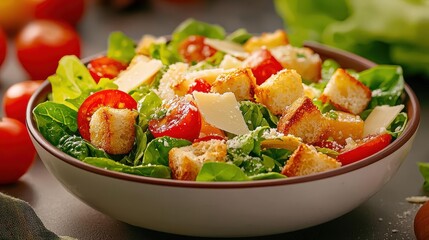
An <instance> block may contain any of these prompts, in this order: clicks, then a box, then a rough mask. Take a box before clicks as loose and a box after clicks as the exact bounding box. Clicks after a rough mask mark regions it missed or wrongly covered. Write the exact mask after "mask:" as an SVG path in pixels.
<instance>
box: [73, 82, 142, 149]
mask: <svg viewBox="0 0 429 240" xmlns="http://www.w3.org/2000/svg"><path fill="white" fill-rule="evenodd" d="M104 106H106V107H111V108H118V109H124V108H126V109H133V110H134V109H137V102H136V100H134V98H132V97H131V96H130V95H129V94H127V93H125V92H123V91H120V90H112V89H108V90H102V91H99V92H96V93H94V94H92V95H91V96H89V97H88V98H87V99H85V101H84V102H83V103H82V105H81V106H80V108H79V110H78V112H77V125H78V127H79V133H80V135H81V136H82V137H83V138H84V139H86V140H88V141H90V133H89V122H90V121H91V116H92V115H93V114H94V112H95V111H97V109H99V108H100V107H104Z"/></svg>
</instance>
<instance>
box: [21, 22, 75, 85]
mask: <svg viewBox="0 0 429 240" xmlns="http://www.w3.org/2000/svg"><path fill="white" fill-rule="evenodd" d="M15 45H16V50H17V55H18V60H19V62H20V63H21V65H22V66H23V67H24V69H25V70H26V71H27V72H28V74H29V75H30V77H31V78H32V79H46V78H47V77H48V76H50V75H52V74H54V73H55V70H56V68H57V66H58V61H59V60H60V59H61V57H63V56H64V55H76V56H77V57H80V51H81V43H80V37H79V35H78V34H77V33H76V31H75V30H74V29H73V28H72V27H71V26H70V25H68V24H66V23H62V22H56V21H51V20H34V21H32V22H30V23H29V24H28V25H26V26H25V27H24V28H23V29H22V30H21V31H20V32H19V33H18V36H17V37H16V39H15Z"/></svg>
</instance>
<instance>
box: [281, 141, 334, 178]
mask: <svg viewBox="0 0 429 240" xmlns="http://www.w3.org/2000/svg"><path fill="white" fill-rule="evenodd" d="M339 167H341V163H340V162H338V161H337V160H335V159H334V158H331V157H329V156H328V155H326V154H323V153H320V152H317V150H316V148H314V147H313V146H311V145H307V144H301V145H300V146H299V147H298V148H297V149H296V150H295V152H293V154H292V155H291V156H290V158H289V160H287V162H286V165H285V166H284V167H283V170H282V174H283V175H286V176H288V177H295V176H304V175H310V174H315V173H320V172H324V171H328V170H331V169H336V168H339Z"/></svg>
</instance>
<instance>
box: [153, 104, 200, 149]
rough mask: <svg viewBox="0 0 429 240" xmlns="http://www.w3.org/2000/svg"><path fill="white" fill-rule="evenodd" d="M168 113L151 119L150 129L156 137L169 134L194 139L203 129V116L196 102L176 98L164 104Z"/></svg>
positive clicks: (174, 136)
mask: <svg viewBox="0 0 429 240" xmlns="http://www.w3.org/2000/svg"><path fill="white" fill-rule="evenodd" d="M163 107H164V108H165V109H166V110H167V113H166V115H165V116H164V117H162V118H160V119H152V120H150V121H149V130H150V132H151V133H152V135H153V136H155V137H162V136H169V137H173V138H182V139H186V140H189V141H191V142H192V141H193V140H194V139H196V138H198V135H199V133H200V129H201V116H200V112H199V111H198V108H197V107H196V106H195V104H194V103H192V102H189V101H188V100H186V99H184V98H175V99H173V100H171V101H170V102H168V103H166V104H165V105H164V106H163Z"/></svg>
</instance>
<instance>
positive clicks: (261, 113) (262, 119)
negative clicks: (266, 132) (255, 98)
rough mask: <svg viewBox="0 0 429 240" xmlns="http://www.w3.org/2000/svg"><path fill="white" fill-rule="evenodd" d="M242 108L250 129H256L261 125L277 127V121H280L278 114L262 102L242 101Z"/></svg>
mask: <svg viewBox="0 0 429 240" xmlns="http://www.w3.org/2000/svg"><path fill="white" fill-rule="evenodd" d="M240 110H241V113H242V114H243V117H244V121H245V122H246V124H247V127H248V128H249V130H255V129H256V128H257V127H259V126H267V127H271V128H276V127H277V122H278V121H279V120H278V118H277V116H275V115H274V114H272V113H271V112H270V111H269V110H268V109H267V108H266V107H265V106H262V105H261V104H257V103H254V102H250V101H241V102H240Z"/></svg>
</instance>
